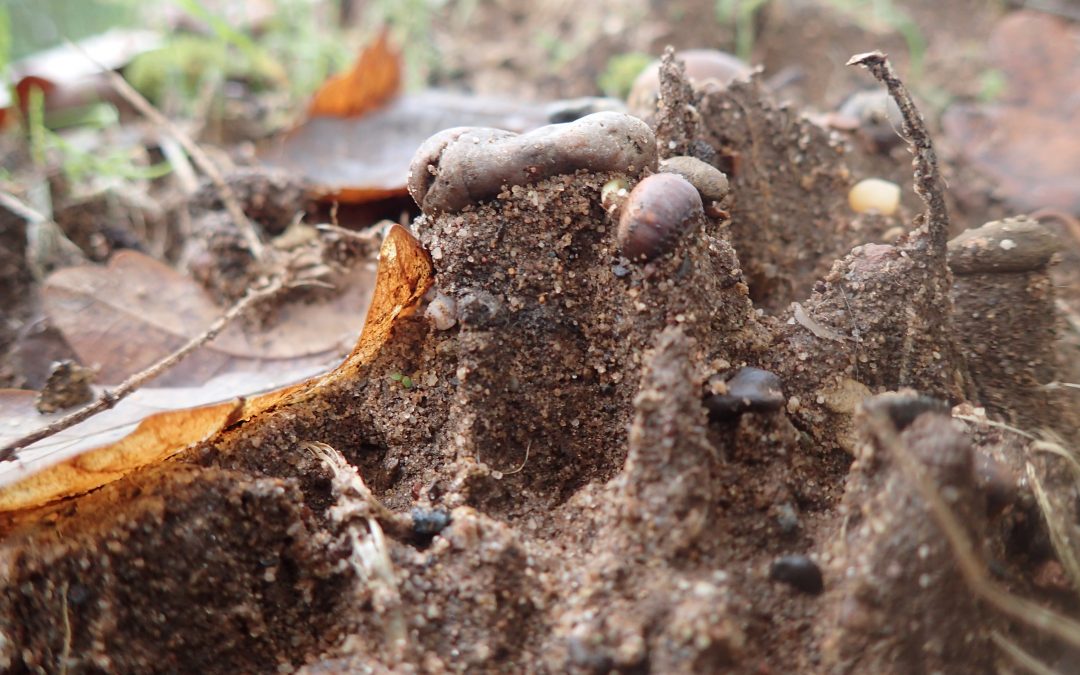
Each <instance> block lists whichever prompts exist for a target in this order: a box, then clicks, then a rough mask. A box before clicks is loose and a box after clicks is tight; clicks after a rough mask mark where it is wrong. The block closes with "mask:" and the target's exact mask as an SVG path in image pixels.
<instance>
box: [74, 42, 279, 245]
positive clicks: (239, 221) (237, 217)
mask: <svg viewBox="0 0 1080 675" xmlns="http://www.w3.org/2000/svg"><path fill="white" fill-rule="evenodd" d="M68 44H70V45H72V46H73V47H74V48H75V49H77V50H79V51H80V52H82V55H83V56H84V57H86V59H87V60H89V61H90V62H91V63H93V64H94V65H95V66H97V67H98V68H100V69H101V72H102V73H103V74H104V75H105V77H107V78H108V79H109V84H111V85H112V87H113V89H115V90H116V93H117V94H120V97H121V98H123V99H124V100H125V101H127V102H128V103H130V104H131V106H132V107H134V108H135V109H136V110H138V111H139V112H140V113H141V114H142V115H143V116H144V117H146V118H147V119H149V120H150V121H151V122H153V123H154V124H155V125H156V126H158V127H159V128H161V129H164V130H165V131H166V132H168V134H169V135H170V136H172V137H173V138H174V139H176V142H177V143H179V144H180V145H181V146H183V148H184V150H186V151H187V153H188V154H189V155H190V156H191V159H192V160H194V161H195V163H196V164H197V165H199V168H200V169H202V171H203V173H205V174H206V176H207V177H208V178H209V179H210V181H211V182H213V184H214V186H215V187H217V189H218V192H219V193H220V195H221V201H222V202H223V203H224V204H225V209H226V210H227V211H228V212H229V216H231V217H232V219H233V221H234V222H235V223H236V225H237V227H239V228H240V231H241V232H242V233H243V235H244V239H246V240H247V245H248V248H249V249H250V250H251V254H252V255H253V256H255V257H256V258H257V259H262V257H263V254H264V253H265V252H266V249H265V247H264V246H263V243H262V240H261V239H259V233H258V231H257V230H256V229H255V225H254V224H253V223H252V222H251V220H249V219H248V217H247V216H246V215H245V214H244V209H243V208H241V207H240V201H239V200H238V199H237V198H236V194H235V193H234V192H233V190H232V188H231V187H229V184H228V183H226V182H225V178H224V177H223V176H222V175H221V172H220V171H218V168H217V165H215V164H214V161H213V160H212V159H210V156H209V155H207V154H206V152H204V151H203V149H202V148H201V147H199V144H198V143H196V142H195V141H193V140H191V137H190V136H188V135H187V134H185V133H184V132H183V131H181V130H180V129H179V128H178V127H177V126H176V125H175V124H173V123H172V122H171V121H170V120H169V118H168V117H165V115H162V114H161V112H160V111H158V109H157V108H155V107H154V106H153V105H152V104H151V103H150V101H147V100H146V98H144V97H143V95H142V94H140V93H139V92H138V91H136V90H135V88H134V87H132V86H131V85H130V84H128V81H127V80H125V79H124V78H123V76H121V75H120V74H119V73H117V72H115V71H113V70H110V69H109V68H106V67H105V66H103V65H102V64H101V63H98V62H97V61H95V60H94V58H93V57H92V56H90V55H89V54H87V53H86V51H85V50H83V49H82V47H79V46H78V45H76V44H75V43H72V42H69V43H68Z"/></svg>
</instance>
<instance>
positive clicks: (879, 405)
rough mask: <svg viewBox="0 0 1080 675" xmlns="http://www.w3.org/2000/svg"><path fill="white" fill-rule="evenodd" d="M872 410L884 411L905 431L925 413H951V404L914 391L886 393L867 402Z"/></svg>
mask: <svg viewBox="0 0 1080 675" xmlns="http://www.w3.org/2000/svg"><path fill="white" fill-rule="evenodd" d="M866 405H867V408H868V409H869V410H870V411H871V412H876V411H878V410H881V411H884V412H885V414H886V415H888V416H889V419H890V420H892V423H893V425H894V426H895V427H896V430H897V431H903V430H904V429H906V428H907V427H908V426H910V425H911V423H912V422H914V421H915V420H916V418H918V417H919V416H920V415H922V414H923V413H930V412H933V413H938V414H940V415H948V414H949V404H948V403H946V402H945V401H939V400H938V399H936V398H931V397H930V396H924V395H922V394H916V393H914V392H910V391H909V392H899V393H886V394H882V395H880V396H877V397H875V398H874V399H873V400H871V401H868V402H867V403H866Z"/></svg>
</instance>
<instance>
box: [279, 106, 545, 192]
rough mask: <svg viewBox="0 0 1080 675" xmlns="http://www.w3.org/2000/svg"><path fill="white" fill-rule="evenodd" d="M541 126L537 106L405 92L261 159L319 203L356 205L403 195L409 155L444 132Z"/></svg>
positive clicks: (319, 126) (296, 137)
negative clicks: (298, 180) (302, 184)
mask: <svg viewBox="0 0 1080 675" xmlns="http://www.w3.org/2000/svg"><path fill="white" fill-rule="evenodd" d="M546 123H547V119H546V115H545V114H544V111H543V109H542V106H537V105H534V104H526V103H522V102H517V101H509V100H505V99H497V98H487V97H477V96H466V95H463V94H453V93H450V92H440V91H423V92H419V93H416V94H406V95H404V96H401V97H399V98H397V99H396V100H394V101H393V102H392V103H390V104H389V105H387V106H386V107H384V108H382V109H380V110H375V111H373V112H370V113H368V114H367V115H364V116H363V117H360V118H353V119H343V118H336V117H315V118H313V119H310V120H308V121H306V122H304V123H303V124H301V125H300V126H299V127H297V128H296V129H293V130H292V131H290V132H289V133H288V134H286V135H285V136H284V137H282V138H281V139H280V140H279V141H278V142H277V143H276V144H275V145H274V146H272V147H271V148H269V149H268V150H267V151H266V152H264V153H263V155H262V156H261V160H262V161H263V162H264V163H266V164H267V165H269V166H271V167H274V168H276V169H281V170H284V171H288V172H290V173H293V174H295V175H300V176H303V177H304V178H305V179H307V180H308V182H310V183H311V184H312V185H315V186H317V191H318V192H319V193H320V194H319V198H320V199H323V200H326V201H341V202H350V203H363V202H370V201H377V200H379V199H386V198H388V197H393V196H398V195H405V194H407V192H406V190H405V183H406V181H407V180H408V177H409V162H410V161H412V156H413V153H415V152H416V149H417V148H418V147H420V144H422V143H423V142H424V141H426V140H427V139H428V138H429V137H430V136H432V135H434V134H435V133H436V132H439V131H442V130H443V129H448V128H450V127H460V126H480V127H496V128H499V129H506V130H507V131H513V132H517V133H523V132H525V131H529V130H530V129H535V128H536V127H539V126H542V125H544V124H546Z"/></svg>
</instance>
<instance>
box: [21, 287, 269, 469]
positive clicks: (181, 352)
mask: <svg viewBox="0 0 1080 675" xmlns="http://www.w3.org/2000/svg"><path fill="white" fill-rule="evenodd" d="M286 276H287V275H279V276H276V277H273V278H272V279H271V280H270V282H269V283H267V284H266V285H265V286H263V287H262V288H257V289H252V290H249V291H248V292H247V294H246V295H245V296H244V297H242V298H240V300H238V301H237V302H236V304H235V305H233V306H232V307H230V308H229V310H228V311H227V312H225V313H224V314H222V315H221V316H220V317H218V318H217V320H215V321H214V323H212V324H210V326H209V327H208V328H207V329H206V330H205V331H203V332H202V333H201V334H199V335H198V336H196V337H194V338H192V339H191V340H189V341H188V342H187V344H185V345H184V346H183V347H180V348H179V349H177V350H176V351H174V352H173V353H172V354H169V355H168V356H166V357H165V358H163V359H161V360H160V361H158V362H157V363H155V364H153V365H152V366H150V367H149V368H146V369H145V370H143V371H141V372H138V373H136V374H134V375H132V376H131V377H129V378H128V379H126V380H124V381H123V382H122V383H120V385H119V386H117V387H116V388H115V389H106V390H105V391H103V392H101V395H100V396H99V397H98V399H97V400H96V401H94V402H93V403H91V404H89V405H87V406H86V407H84V408H80V409H79V410H76V411H75V412H73V413H71V414H70V415H67V416H65V417H61V418H60V419H58V420H56V421H55V422H53V423H52V424H50V425H49V426H47V427H44V428H42V429H39V430H37V431H35V432H34V433H32V434H28V435H26V436H23V437H22V438H20V439H19V440H17V441H14V442H13V443H10V444H8V445H6V446H4V447H3V448H2V449H0V462H3V461H7V460H11V459H14V458H15V453H16V452H17V451H18V450H19V449H20V448H25V447H26V446H28V445H32V444H34V443H37V442H38V441H40V440H42V439H45V438H48V437H49V436H53V435H54V434H57V433H59V432H61V431H63V430H64V429H69V428H71V427H73V426H75V425H76V424H78V423H80V422H82V421H84V420H87V419H89V418H91V417H93V416H94V415H97V414H98V413H100V412H103V411H105V410H108V409H109V408H112V407H113V406H115V405H116V404H117V403H119V402H120V401H122V400H123V399H125V398H127V397H128V396H129V395H130V394H131V393H132V392H134V391H135V390H136V389H138V388H139V387H141V386H142V385H143V384H145V383H146V382H149V381H150V380H152V379H154V378H155V377H157V376H158V375H160V374H162V373H163V372H165V371H166V370H168V369H169V368H172V367H173V366H175V365H176V364H177V363H179V362H180V361H181V360H182V359H183V358H184V357H186V356H187V355H188V354H190V353H191V352H193V351H195V350H196V349H198V348H199V347H201V346H203V345H204V344H206V343H207V342H209V341H210V340H213V339H214V338H216V337H217V336H218V335H219V334H220V333H221V331H222V330H224V329H225V327H226V326H228V325H229V324H230V323H232V322H233V321H234V320H235V319H236V318H237V317H239V316H240V315H241V314H243V313H244V312H245V311H247V310H248V309H249V308H250V307H251V306H252V305H253V304H255V303H256V302H258V301H260V300H263V299H264V298H268V297H270V296H272V295H274V294H275V293H277V292H278V291H280V290H282V289H283V288H286V287H288V286H289V279H287V278H286Z"/></svg>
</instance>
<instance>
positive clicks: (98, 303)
mask: <svg viewBox="0 0 1080 675" xmlns="http://www.w3.org/2000/svg"><path fill="white" fill-rule="evenodd" d="M372 276H373V272H372V271H371V270H370V269H369V268H368V266H367V265H364V264H362V263H361V264H358V265H356V267H354V269H353V271H352V272H351V273H350V274H349V275H348V276H347V277H346V278H345V279H344V280H343V281H342V283H341V287H342V288H341V293H340V295H337V296H336V297H334V299H333V300H332V301H331V302H328V303H323V304H298V303H289V304H286V305H283V306H282V307H281V308H280V309H279V311H278V314H277V315H276V316H277V318H276V319H275V323H274V325H273V326H272V327H270V328H269V329H267V330H265V331H263V332H259V333H255V332H253V331H245V329H244V328H243V327H242V326H241V325H240V324H239V323H234V324H232V325H230V326H229V327H228V328H226V329H225V331H223V332H222V334H221V335H219V336H218V337H217V338H216V339H215V340H213V341H211V342H210V343H208V344H207V345H205V346H203V347H201V348H199V349H198V350H196V351H195V352H193V353H192V354H191V355H190V356H188V357H187V358H186V359H184V361H182V362H181V363H180V364H179V365H178V366H177V367H175V368H173V369H172V370H170V371H168V372H166V373H165V374H163V375H161V376H160V377H159V378H158V379H157V380H155V382H154V384H155V386H166V385H167V386H182V385H197V384H202V383H203V382H206V381H208V380H209V379H211V378H212V377H214V376H215V375H220V374H222V373H229V372H242V371H255V370H260V369H264V368H268V367H273V368H277V369H288V368H291V367H293V366H297V367H303V366H304V365H306V364H321V363H325V362H326V360H327V358H328V357H333V356H335V355H339V354H341V353H343V352H344V350H345V349H346V348H347V345H349V344H351V343H352V342H353V341H354V340H355V336H356V334H357V330H358V324H359V321H358V320H357V318H356V317H359V316H361V315H362V314H363V312H364V310H365V309H366V307H367V303H368V300H369V298H370V295H371V288H372ZM44 305H45V311H46V313H47V314H48V317H49V320H50V322H51V323H52V324H53V325H54V326H56V327H57V329H59V330H60V331H61V332H62V333H63V334H64V338H65V339H66V340H67V342H68V344H70V345H71V348H72V349H74V350H75V353H76V354H77V355H78V356H79V360H80V361H81V362H82V363H83V365H86V366H92V367H95V368H97V369H98V376H97V382H98V383H100V384H115V383H118V382H121V381H123V380H124V379H125V378H127V377H128V376H129V375H131V374H133V373H136V372H139V371H141V370H143V369H144V368H146V367H148V366H150V365H152V364H154V363H156V362H157V361H159V360H160V359H161V358H162V357H164V356H166V355H168V354H170V353H171V352H173V351H174V350H176V349H178V348H179V347H181V346H182V345H184V344H185V343H186V342H187V341H188V340H190V339H192V338H193V337H196V336H198V335H200V334H201V333H202V332H203V330H204V329H205V328H206V327H207V326H208V325H210V324H211V323H212V322H213V321H214V320H215V319H217V318H218V317H219V316H221V315H222V314H223V313H224V310H223V309H222V308H221V307H218V306H217V305H216V304H214V302H213V301H212V300H210V298H209V297H208V296H207V295H206V294H205V293H204V292H203V289H202V287H201V286H199V285H198V283H196V282H195V281H194V280H192V279H191V278H190V277H187V276H184V275H182V274H180V273H178V272H176V271H175V270H173V269H172V268H170V267H168V266H167V265H164V264H163V263H161V262H158V261H157V260H154V259H153V258H151V257H149V256H146V255H143V254H141V253H138V252H135V251H121V252H120V253H118V254H117V255H115V256H113V258H112V259H111V260H110V261H109V265H108V266H107V267H100V266H96V265H84V266H79V267H69V268H66V269H62V270H60V271H58V272H56V273H55V274H53V275H52V276H50V277H49V279H48V280H47V281H46V283H45V286H44Z"/></svg>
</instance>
